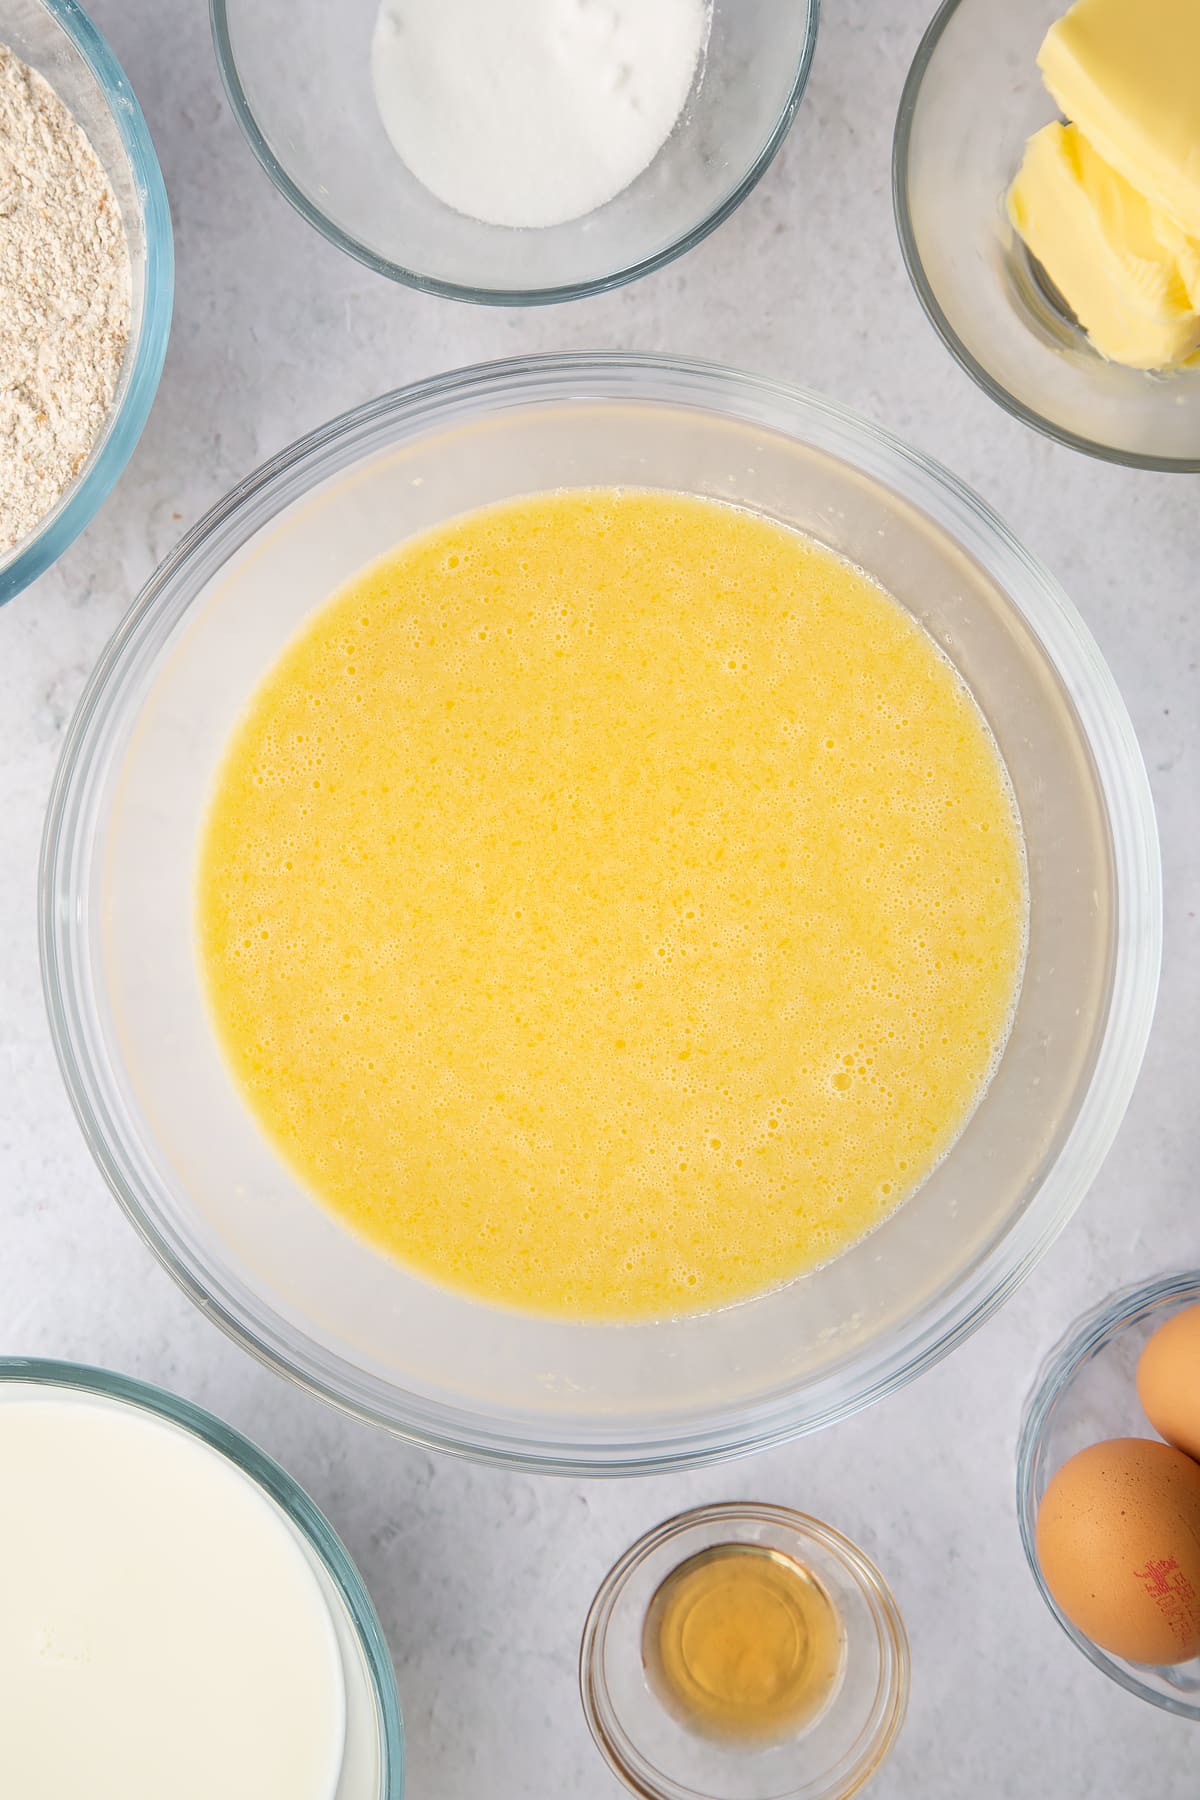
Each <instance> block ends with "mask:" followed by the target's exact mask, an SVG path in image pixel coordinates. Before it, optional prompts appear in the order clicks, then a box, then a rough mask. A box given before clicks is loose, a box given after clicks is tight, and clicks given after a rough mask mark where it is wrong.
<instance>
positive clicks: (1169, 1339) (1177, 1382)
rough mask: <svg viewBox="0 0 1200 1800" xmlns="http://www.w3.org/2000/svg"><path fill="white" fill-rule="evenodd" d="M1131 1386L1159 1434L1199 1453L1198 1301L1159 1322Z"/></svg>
mask: <svg viewBox="0 0 1200 1800" xmlns="http://www.w3.org/2000/svg"><path fill="white" fill-rule="evenodd" d="M1137 1390H1138V1399H1139V1400H1140V1401H1141V1403H1142V1409H1143V1411H1144V1412H1145V1414H1146V1417H1147V1418H1148V1419H1149V1421H1150V1423H1151V1424H1152V1425H1153V1427H1154V1429H1155V1431H1157V1432H1158V1434H1159V1436H1160V1437H1165V1438H1166V1440H1167V1442H1168V1444H1174V1445H1176V1447H1177V1448H1178V1449H1180V1450H1185V1451H1186V1452H1187V1454H1188V1455H1189V1456H1194V1457H1197V1458H1200V1306H1188V1307H1185V1308H1184V1310H1183V1312H1177V1313H1176V1314H1175V1316H1174V1318H1172V1319H1168V1320H1167V1322H1166V1324H1165V1325H1160V1326H1159V1328H1158V1330H1157V1331H1156V1332H1155V1333H1154V1336H1153V1337H1152V1338H1151V1339H1150V1341H1149V1343H1148V1344H1147V1345H1146V1348H1145V1349H1144V1350H1143V1351H1142V1354H1141V1359H1140V1361H1139V1362H1138V1369H1137Z"/></svg>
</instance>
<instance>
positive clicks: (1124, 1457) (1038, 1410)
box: [1017, 1269, 1200, 1719]
mask: <svg viewBox="0 0 1200 1800" xmlns="http://www.w3.org/2000/svg"><path fill="white" fill-rule="evenodd" d="M1155 1433H1157V1436H1156V1435H1155ZM1197 1459H1200V1269H1188V1270H1185V1271H1183V1273H1181V1274H1178V1275H1167V1276H1163V1277H1161V1278H1160V1279H1159V1280H1157V1281H1151V1282H1146V1283H1143V1284H1140V1285H1139V1286H1137V1287H1131V1288H1126V1289H1124V1290H1123V1291H1122V1292H1121V1293H1118V1294H1114V1295H1113V1296H1112V1297H1111V1298H1110V1299H1108V1300H1105V1301H1104V1302H1103V1303H1102V1304H1101V1305H1100V1306H1097V1307H1095V1308H1094V1309H1093V1310H1092V1311H1091V1312H1089V1313H1086V1314H1085V1315H1084V1316H1083V1318H1081V1319H1079V1320H1078V1321H1077V1322H1076V1323H1075V1324H1074V1325H1073V1326H1072V1327H1071V1329H1070V1331H1068V1332H1067V1334H1066V1336H1065V1337H1064V1338H1063V1339H1062V1341H1061V1342H1060V1343H1059V1344H1058V1345H1056V1347H1055V1348H1054V1349H1053V1350H1052V1351H1051V1352H1050V1355H1049V1356H1048V1357H1047V1359H1046V1362H1045V1364H1044V1365H1043V1367H1042V1369H1041V1372H1040V1373H1039V1375H1038V1378H1037V1381H1036V1382H1035V1384H1034V1387H1033V1391H1032V1393H1031V1394H1030V1396H1029V1399H1028V1401H1027V1403H1026V1407H1025V1414H1024V1418H1023V1420H1022V1424H1021V1435H1020V1442H1019V1446H1018V1452H1017V1517H1018V1520H1019V1522H1020V1528H1021V1541H1022V1543H1023V1545H1024V1548H1025V1555H1026V1557H1027V1558H1028V1561H1029V1567H1030V1569H1031V1570H1032V1572H1033V1578H1034V1580H1035V1581H1036V1582H1037V1585H1038V1589H1039V1591H1040V1593H1041V1595H1042V1598H1043V1599H1044V1600H1045V1602H1046V1604H1047V1606H1048V1607H1049V1608H1050V1610H1051V1612H1052V1613H1053V1614H1054V1616H1055V1618H1056V1619H1057V1620H1058V1622H1059V1624H1060V1625H1061V1626H1062V1628H1063V1630H1064V1631H1065V1632H1066V1633H1067V1636H1068V1637H1069V1638H1070V1639H1071V1641H1072V1643H1074V1644H1075V1645H1076V1646H1077V1647H1078V1648H1079V1649H1080V1650H1082V1652H1083V1654H1084V1655H1085V1656H1086V1657H1087V1658H1088V1660H1089V1661H1090V1662H1092V1663H1094V1664H1095V1665H1096V1667H1097V1668H1098V1669H1101V1670H1103V1672H1104V1673H1105V1674H1106V1675H1108V1676H1109V1677H1110V1678H1111V1679H1112V1680H1113V1681H1116V1682H1119V1683H1120V1685H1121V1686H1122V1687H1123V1688H1127V1689H1128V1690H1129V1692H1130V1693H1131V1694H1136V1695H1137V1696H1138V1697H1139V1699H1142V1700H1148V1701H1150V1703H1151V1704H1152V1705H1154V1706H1161V1707H1162V1708H1164V1710H1165V1711H1167V1712H1172V1713H1176V1714H1178V1715H1179V1716H1180V1717H1182V1718H1187V1719H1200V1460H1197Z"/></svg>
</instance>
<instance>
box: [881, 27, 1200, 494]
mask: <svg viewBox="0 0 1200 1800" xmlns="http://www.w3.org/2000/svg"><path fill="white" fill-rule="evenodd" d="M1198 58H1200V9H1197V8H1196V7H1195V6H1194V5H1192V4H1191V0H1076V4H1075V5H1073V6H1071V7H1070V8H1069V10H1066V9H1064V6H1063V3H1062V0H1012V4H1010V5H1006V6H995V5H993V4H990V0H946V4H944V5H943V6H942V7H941V8H940V9H939V11H938V13H937V15H936V17H935V18H934V20H933V22H932V23H931V25H930V26H929V29H928V30H927V31H926V33H925V36H924V38H923V39H922V41H921V45H920V47H919V49H918V51H917V54H916V57H915V59H914V61H913V65H912V68H911V70H910V72H909V75H908V80H907V82H906V84H905V88H904V93H903V96H902V98H901V102H900V110H899V115H898V118H897V123H896V137H895V150H894V159H893V191H894V199H895V208H896V219H897V225H898V229H899V233H900V242H901V247H902V249H903V253H904V258H905V261H906V263H907V266H908V271H909V274H910V276H911V278H912V282H913V285H914V287H915V288H916V291H917V294H918V296H919V298H920V300H921V303H922V305H923V306H924V307H925V310H926V312H927V313H928V315H929V317H930V320H931V321H932V323H933V325H934V326H935V328H936V329H937V331H938V333H939V334H940V336H941V337H942V339H943V341H944V342H945V343H946V345H947V347H948V348H949V349H950V350H951V351H952V352H953V354H954V356H955V357H956V358H957V359H958V361H959V362H960V363H961V364H962V365H963V367H964V368H965V369H966V370H967V372H968V373H969V374H970V375H971V376H972V377H973V378H974V379H975V380H976V381H977V382H978V383H979V385H980V386H981V387H982V388H984V389H985V390H986V392H987V393H989V394H990V395H991V396H992V398H993V399H995V400H998V401H999V402H1000V404H1001V405H1002V406H1004V407H1006V408H1007V409H1008V410H1009V411H1010V412H1012V413H1014V414H1015V415H1016V416H1017V417H1018V418H1020V419H1023V420H1024V421H1025V422H1026V423H1027V424H1029V425H1033V426H1034V427H1035V428H1036V429H1038V430H1039V431H1043V432H1045V433H1046V434H1047V435H1048V436H1050V437H1053V438H1056V439H1058V440H1059V442H1061V443H1064V444H1068V445H1070V446H1071V447H1072V448H1074V449H1078V450H1083V451H1085V452H1087V453H1089V454H1090V455H1093V456H1099V457H1103V458H1105V459H1107V460H1108V461H1111V462H1118V463H1125V464H1128V465H1130V466H1133V467H1138V468H1148V469H1163V470H1179V471H1189V470H1190V471H1196V470H1200V181H1198V180H1197V177H1196V169H1197V168H1198V167H1200V107H1198V106H1197V103H1196V82H1195V70H1196V66H1197V59H1198Z"/></svg>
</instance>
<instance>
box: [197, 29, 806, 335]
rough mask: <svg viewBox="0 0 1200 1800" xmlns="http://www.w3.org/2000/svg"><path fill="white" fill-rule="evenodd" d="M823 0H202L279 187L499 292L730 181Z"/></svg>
mask: <svg viewBox="0 0 1200 1800" xmlns="http://www.w3.org/2000/svg"><path fill="white" fill-rule="evenodd" d="M817 12H818V7H817V0H801V3H800V4H798V5H796V6H776V5H772V4H769V0H653V4H651V3H650V0H636V3H635V4H625V3H624V0H566V3H565V4H561V3H560V4H548V3H547V0H521V4H519V5H517V6H515V7H513V6H506V7H496V6H493V5H491V4H490V0H440V4H439V5H438V6H436V7H431V6H427V5H425V4H424V3H423V0H419V3H418V4H411V0H346V3H345V4H343V5H340V6H337V7H321V6H311V7H305V8H301V9H297V8H295V7H293V6H289V5H287V4H286V0H212V24H213V36H214V40H215V43H216V49H217V57H218V60H219V63H220V67H221V73H222V76H223V78H224V82H225V89H226V92H227V94H228V95H229V100H230V104H231V105H232V107H233V110H234V113H235V115H236V117H237V120H238V123H239V124H240V125H241V127H242V130H243V131H244V132H245V134H246V137H247V138H248V140H249V142H250V145H251V147H252V149H253V150H254V153H255V155H256V156H257V157H258V159H259V161H260V162H261V164H262V166H263V168H264V169H265V170H266V171H267V173H268V175H269V176H270V177H271V179H272V181H273V182H274V183H275V185H276V186H277V187H278V188H279V190H280V192H281V193H282V194H283V195H284V196H285V197H286V198H287V199H288V200H289V201H290V202H291V204H292V205H293V206H294V207H295V208H296V210H297V211H298V212H299V213H300V214H301V216H302V217H303V218H305V219H307V220H308V221H309V223H310V224H312V225H315V226H316V228H317V229H318V231H320V232H322V233H323V234H324V235H325V236H326V237H327V238H328V239H329V240H330V241H331V242H332V243H334V244H336V245H337V246H338V247H339V249H342V250H345V251H346V252H348V254H349V255H351V256H354V257H357V258H358V260H359V261H360V262H363V263H366V265H367V266H368V268H371V269H375V270H376V271H377V272H378V273H379V274H381V275H387V276H389V277H390V278H391V279H392V280H394V281H402V282H406V283H407V284H408V285H409V286H411V287H417V288H421V289H423V290H424V291H425V292H427V293H432V294H441V295H444V296H446V297H447V298H449V299H455V300H468V301H476V302H483V303H486V304H490V305H495V306H529V305H534V304H539V303H546V302H553V301H560V300H572V299H577V298H579V297H580V296H582V295H586V294H592V293H599V292H602V291H604V290H605V289H607V288H613V287H619V286H620V285H621V284H622V283H623V282H627V281H632V280H634V279H636V278H637V277H638V276H641V275H645V274H648V273H649V272H650V271H651V270H653V269H657V268H661V267H662V265H663V264H664V263H667V262H670V261H671V260H672V259H673V258H674V257H676V256H679V255H681V254H682V253H683V252H684V251H686V250H689V249H691V248H692V246H693V245H695V244H698V243H699V242H700V241H701V239H702V238H704V237H706V236H707V235H708V233H709V232H710V231H713V230H714V229H715V228H716V227H717V226H718V225H719V224H720V223H721V222H722V220H724V219H726V218H728V216H729V214H730V213H732V212H733V211H734V210H735V209H736V208H737V207H738V206H739V205H740V204H741V202H742V201H743V200H744V199H745V197H746V195H747V194H748V193H749V192H750V190H751V189H752V188H753V187H754V185H755V183H756V182H757V181H758V180H759V178H760V176H761V175H762V174H763V172H764V171H765V170H766V168H767V167H768V166H769V164H770V162H771V160H772V158H773V157H774V155H775V153H776V151H777V150H778V149H779V146H780V145H781V144H782V142H783V140H784V138H785V137H786V135H787V132H788V129H789V127H790V125H791V123H792V120H793V119H794V117H795V115H796V111H797V108H798V107H799V105H800V101H801V98H802V96H803V93H804V89H805V85H806V83H807V80H808V73H809V68H810V65H811V63H812V57H813V51H814V48H815V45H816V35H817Z"/></svg>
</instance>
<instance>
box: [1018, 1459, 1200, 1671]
mask: <svg viewBox="0 0 1200 1800" xmlns="http://www.w3.org/2000/svg"><path fill="white" fill-rule="evenodd" d="M1037 1554H1038V1562H1039V1563H1040V1564H1041V1569H1042V1574H1043V1576H1044V1577H1045V1580H1046V1586H1047V1587H1048V1588H1049V1589H1050V1592H1051V1593H1052V1594H1053V1595H1054V1598H1055V1600H1057V1602H1058V1604H1059V1606H1060V1607H1061V1608H1062V1610H1063V1612H1065V1613H1066V1615H1067V1617H1068V1618H1069V1619H1070V1620H1071V1621H1072V1623H1073V1624H1074V1625H1076V1626H1077V1627H1078V1628H1079V1630H1080V1631H1082V1632H1083V1634H1084V1635H1085V1637H1089V1638H1091V1640H1092V1642H1093V1643H1095V1644H1099V1645H1100V1646H1101V1648H1102V1649H1105V1650H1111V1651H1112V1652H1113V1653H1114V1655H1116V1656H1124V1657H1127V1658H1128V1660H1129V1661H1130V1662H1140V1663H1178V1662H1187V1661H1188V1660H1189V1659H1190V1658H1191V1657H1193V1656H1197V1655H1200V1464H1196V1463H1194V1462H1192V1460H1191V1458H1190V1457H1187V1456H1184V1455H1183V1454H1182V1452H1181V1451H1179V1450H1173V1449H1172V1448H1171V1447H1170V1445H1169V1444H1156V1443H1153V1442H1152V1441H1151V1440H1150V1439H1148V1438H1113V1439H1111V1440H1110V1441H1109V1442H1108V1443H1105V1444H1093V1445H1092V1446H1091V1448H1090V1449H1088V1450H1081V1451H1080V1452H1079V1454H1078V1456H1073V1457H1072V1458H1071V1460H1070V1461H1069V1462H1065V1463H1064V1464H1063V1466H1062V1468H1061V1469H1060V1470H1059V1471H1058V1473H1057V1474H1056V1475H1055V1477H1054V1479H1053V1480H1052V1481H1051V1483H1050V1485H1049V1487H1048V1488H1047V1489H1046V1492H1045V1494H1044V1495H1043V1497H1042V1504H1041V1507H1040V1509H1039V1511H1038V1518H1037Z"/></svg>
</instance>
